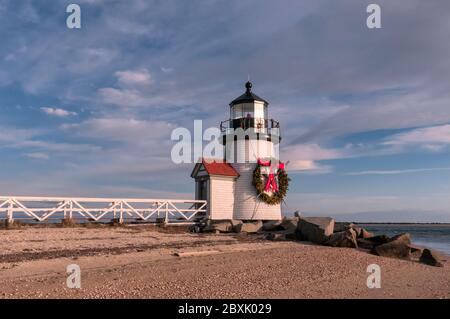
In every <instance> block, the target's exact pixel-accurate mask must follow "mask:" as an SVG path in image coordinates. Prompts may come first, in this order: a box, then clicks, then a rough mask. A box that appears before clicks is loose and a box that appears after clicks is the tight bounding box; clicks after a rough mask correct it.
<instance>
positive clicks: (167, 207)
mask: <svg viewBox="0 0 450 319" xmlns="http://www.w3.org/2000/svg"><path fill="white" fill-rule="evenodd" d="M164 221H165V223H166V224H167V223H169V202H166V216H165V219H164Z"/></svg>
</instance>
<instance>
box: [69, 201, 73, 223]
mask: <svg viewBox="0 0 450 319" xmlns="http://www.w3.org/2000/svg"><path fill="white" fill-rule="evenodd" d="M72 216H73V202H72V201H70V205H69V218H70V219H72Z"/></svg>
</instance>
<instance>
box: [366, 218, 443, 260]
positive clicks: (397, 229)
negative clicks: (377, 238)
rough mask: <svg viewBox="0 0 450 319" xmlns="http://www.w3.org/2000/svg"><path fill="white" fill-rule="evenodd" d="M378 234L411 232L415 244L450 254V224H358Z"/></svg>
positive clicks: (389, 234)
mask: <svg viewBox="0 0 450 319" xmlns="http://www.w3.org/2000/svg"><path fill="white" fill-rule="evenodd" d="M358 226H361V227H363V228H365V229H367V230H368V231H370V232H373V233H374V234H376V235H381V234H386V235H388V236H393V235H396V234H400V233H409V234H410V235H411V241H412V243H413V244H415V245H418V246H423V247H427V248H431V249H435V250H438V251H441V252H443V253H445V254H446V255H450V224H358Z"/></svg>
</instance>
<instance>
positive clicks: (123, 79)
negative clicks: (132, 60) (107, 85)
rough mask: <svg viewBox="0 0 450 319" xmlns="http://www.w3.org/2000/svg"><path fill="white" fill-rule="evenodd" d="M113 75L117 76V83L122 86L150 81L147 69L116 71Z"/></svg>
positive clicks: (148, 83) (131, 85)
mask: <svg viewBox="0 0 450 319" xmlns="http://www.w3.org/2000/svg"><path fill="white" fill-rule="evenodd" d="M115 76H116V77H117V81H118V84H119V85H120V86H123V87H135V86H141V85H150V84H151V83H152V77H151V75H150V73H149V71H148V70H147V69H142V70H137V71H131V70H128V71H117V72H116V73H115Z"/></svg>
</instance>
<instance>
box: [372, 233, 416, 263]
mask: <svg viewBox="0 0 450 319" xmlns="http://www.w3.org/2000/svg"><path fill="white" fill-rule="evenodd" d="M371 238H373V237H371ZM369 239H370V238H369ZM410 244H411V240H410V236H409V234H400V235H397V236H394V237H392V238H391V239H389V241H388V242H387V243H385V244H381V245H378V246H376V247H375V248H374V249H373V250H372V252H373V253H375V254H377V255H378V256H383V257H393V258H401V259H411V248H410V246H409V245H410Z"/></svg>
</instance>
